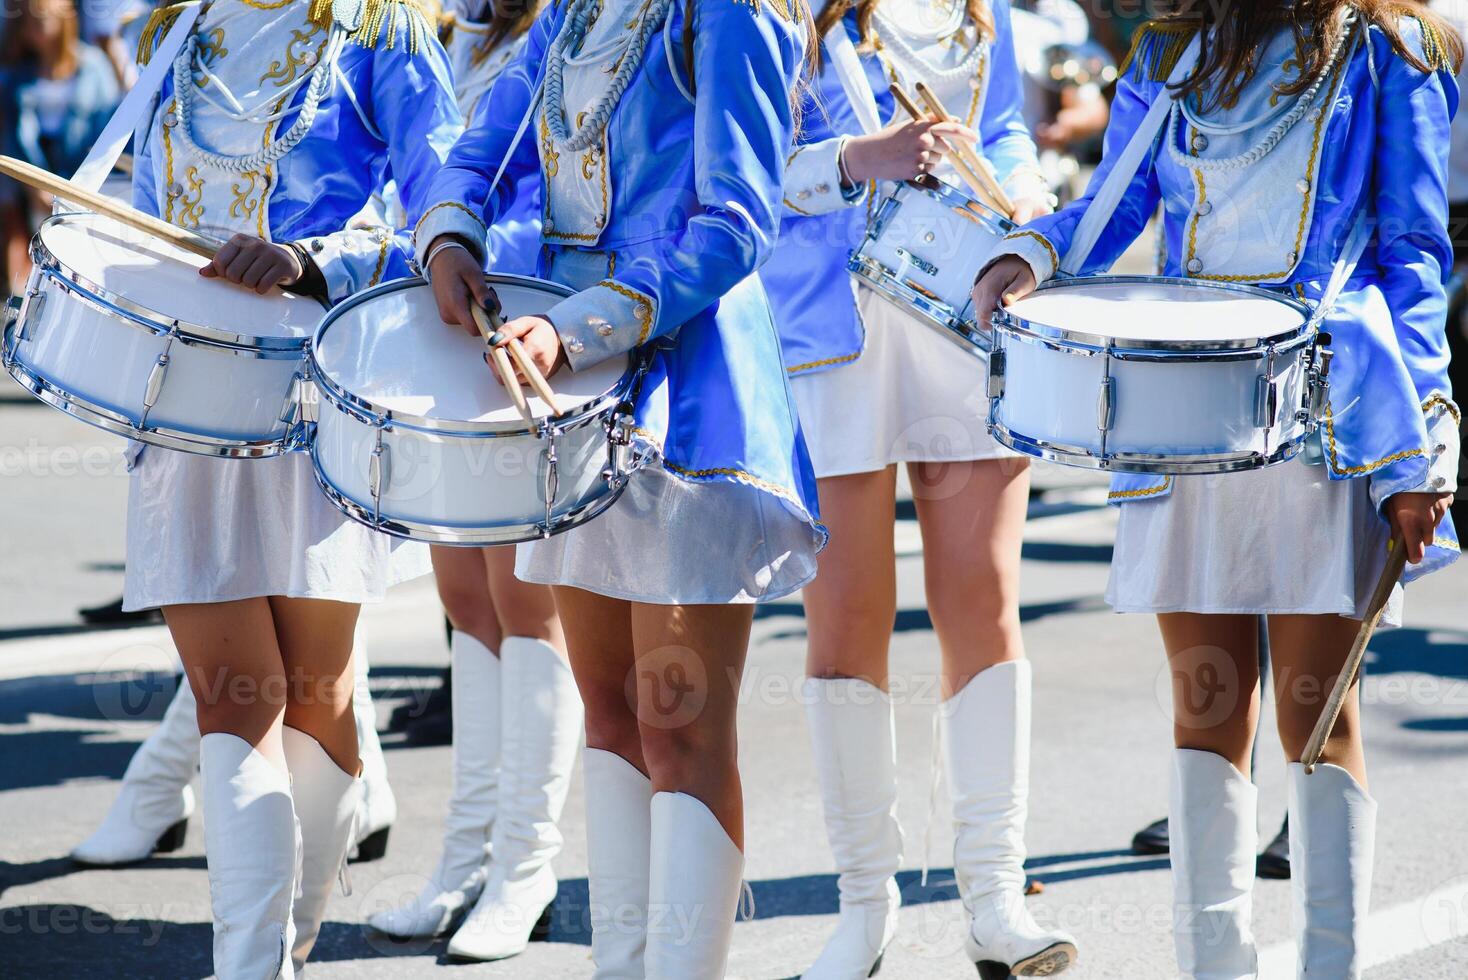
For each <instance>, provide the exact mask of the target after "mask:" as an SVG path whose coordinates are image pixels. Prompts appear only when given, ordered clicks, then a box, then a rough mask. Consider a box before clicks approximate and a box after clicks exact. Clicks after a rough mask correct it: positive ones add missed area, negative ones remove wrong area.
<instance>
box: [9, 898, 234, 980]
mask: <svg viewBox="0 0 1468 980" xmlns="http://www.w3.org/2000/svg"><path fill="white" fill-rule="evenodd" d="M155 911H163V910H155ZM0 934H4V936H5V940H4V944H5V956H4V975H5V977H6V980H32V978H35V980H57V978H63V977H64V978H66V980H93V978H96V980H133V978H140V980H141V978H149V980H151V978H155V977H158V976H161V975H162V972H161V970H162V967H163V964H167V976H169V977H170V978H173V980H194V978H203V977H208V976H210V975H212V974H213V972H214V971H213V968H212V966H211V958H212V957H211V953H210V949H211V943H212V937H213V927H212V926H211V925H210V924H209V923H207V922H166V921H162V920H159V919H152V918H132V917H128V918H121V919H119V918H113V916H112V914H111V913H109V912H107V911H105V910H102V909H95V908H91V907H89V906H85V905H18V906H13V907H11V908H3V909H0Z"/></svg>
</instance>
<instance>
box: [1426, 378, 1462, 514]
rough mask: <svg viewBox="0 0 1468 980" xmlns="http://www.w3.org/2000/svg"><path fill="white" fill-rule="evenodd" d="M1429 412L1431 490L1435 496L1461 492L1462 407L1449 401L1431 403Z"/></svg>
mask: <svg viewBox="0 0 1468 980" xmlns="http://www.w3.org/2000/svg"><path fill="white" fill-rule="evenodd" d="M1428 405H1429V406H1430V407H1429V408H1428V409H1427V442H1428V447H1427V452H1428V459H1429V460H1431V462H1429V463H1428V468H1427V487H1426V489H1427V490H1428V491H1430V492H1432V493H1457V492H1458V457H1459V455H1460V453H1461V445H1460V443H1461V440H1460V437H1459V434H1458V411H1457V409H1458V406H1456V405H1454V404H1452V402H1450V401H1448V400H1447V399H1446V398H1431V399H1428Z"/></svg>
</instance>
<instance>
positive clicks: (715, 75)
mask: <svg viewBox="0 0 1468 980" xmlns="http://www.w3.org/2000/svg"><path fill="white" fill-rule="evenodd" d="M688 6H689V5H685V4H682V3H671V2H669V0H653V2H651V3H645V2H642V0H606V2H605V3H597V2H588V0H571V2H569V3H562V4H557V5H556V6H554V7H552V8H550V9H548V10H547V11H546V12H545V13H544V14H542V16H541V17H540V19H539V20H538V21H537V22H536V24H535V26H534V27H532V28H531V30H530V34H529V38H528V40H527V43H526V47H525V50H524V52H523V53H522V54H521V56H520V57H519V59H518V60H517V61H516V62H515V63H514V64H513V65H511V66H510V67H509V68H508V69H506V71H505V73H504V75H503V76H502V77H501V78H500V80H499V81H498V82H497V83H496V85H495V87H494V88H493V89H492V90H491V92H490V94H489V96H488V98H487V99H486V100H485V101H484V102H483V103H482V104H481V106H480V108H479V110H478V111H477V112H476V115H475V118H474V121H473V123H472V125H471V126H470V128H469V130H468V131H467V132H466V133H465V134H464V137H463V139H461V140H460V141H459V143H458V145H457V146H455V148H454V150H453V152H452V154H451V155H450V157H449V160H448V163H447V165H446V166H445V168H444V169H443V171H442V172H441V174H440V175H439V177H438V179H437V180H436V181H435V183H434V187H433V191H432V194H431V197H432V199H433V205H432V207H430V209H429V210H428V211H427V213H426V214H425V215H424V218H423V220H422V222H420V224H419V226H418V228H417V229H416V231H415V246H416V248H417V252H418V259H419V261H420V262H422V261H423V260H424V258H425V257H426V252H427V250H428V248H429V246H430V245H431V243H432V242H433V241H434V240H435V239H436V238H438V237H439V236H440V235H443V234H455V235H458V236H460V237H461V238H462V239H463V240H465V241H466V242H468V243H470V244H471V245H475V244H477V243H478V242H480V241H482V240H483V238H484V235H485V229H486V226H489V225H493V224H495V223H496V222H497V221H499V220H500V218H501V217H502V216H503V215H504V214H505V213H506V211H507V209H509V208H510V207H511V206H512V202H514V201H515V199H516V197H517V195H518V194H519V193H522V192H523V188H524V186H525V184H526V182H527V181H532V180H536V179H537V178H539V180H540V181H541V182H542V186H543V188H544V196H545V199H544V203H543V207H542V212H543V218H544V221H543V226H542V229H541V240H542V243H543V246H544V247H543V249H542V253H541V267H540V269H541V275H543V276H544V277H546V278H549V279H552V280H555V281H557V282H561V283H564V284H566V285H569V286H571V287H572V288H575V289H577V290H579V292H577V293H576V294H575V295H574V296H571V297H569V298H567V299H566V300H564V301H562V302H560V303H558V304H556V305H555V306H553V307H552V308H551V309H550V310H548V311H547V316H548V318H549V319H550V320H551V321H552V322H553V323H554V324H555V327H556V329H557V331H558V332H559V333H560V336H561V341H562V344H563V346H564V348H565V351H566V356H567V358H568V360H569V363H570V367H571V369H572V370H577V369H580V368H582V367H586V366H589V365H592V364H597V363H599V362H601V361H604V360H606V359H608V358H612V357H616V356H618V355H623V354H631V355H632V356H633V358H634V360H636V361H640V362H644V363H645V365H646V373H645V375H644V376H643V377H642V378H641V380H640V383H639V386H638V390H637V393H636V395H635V398H634V412H635V419H636V423H637V432H636V439H637V440H638V442H639V443H640V445H641V448H642V449H644V450H645V451H647V452H649V453H651V454H652V457H653V461H652V462H651V463H649V464H648V465H647V466H645V467H644V468H643V469H641V470H640V471H639V472H638V473H637V474H636V475H635V476H634V477H633V478H632V480H631V483H630V485H629V486H628V488H627V491H626V493H625V494H624V495H623V497H622V499H621V500H619V501H618V503H617V504H616V505H615V506H614V507H612V508H611V509H610V510H609V511H608V512H607V513H605V514H604V515H602V516H601V517H598V518H597V519H596V520H594V521H592V522H590V523H589V524H587V525H585V526H583V527H580V528H577V529H575V530H573V531H570V532H567V533H565V534H562V535H558V536H556V537H554V538H552V539H550V540H548V541H545V542H539V543H536V544H533V545H524V546H521V549H520V554H519V560H518V567H517V572H518V574H519V575H520V577H521V578H524V579H527V580H529V581H535V582H544V583H556V584H564V585H571V586H576V587H578V588H584V589H587V590H590V591H593V592H597V593H600V594H603V595H609V596H614V597H618V598H624V599H631V600H636V601H644V602H658V603H672V602H676V603H726V602H747V601H755V600H760V599H771V598H775V597H778V596H782V595H786V594H788V593H790V592H792V591H794V590H795V589H797V588H799V587H800V586H801V585H802V584H803V583H804V582H805V581H807V580H808V579H809V578H810V577H811V576H812V575H813V574H814V573H815V554H816V551H817V550H818V549H819V548H820V546H821V545H822V544H823V543H824V540H825V532H824V530H823V529H822V528H821V526H820V525H819V523H818V522H817V519H816V504H815V486H814V479H813V478H812V474H811V471H810V465H809V462H808V460H807V457H806V453H805V447H804V444H803V442H802V440H801V438H800V435H799V432H798V430H797V426H796V421H795V412H794V408H793V404H792V401H791V397H790V392H789V388H788V386H787V385H786V383H785V379H784V371H783V368H782V364H781V360H780V346H779V338H778V336H777V335H776V332H775V327H774V323H773V321H772V319H771V317H770V311H769V306H768V303H767V302H766V300H765V295H764V291H763V289H762V288H761V286H760V283H759V280H758V279H757V278H756V277H755V276H754V272H755V271H756V270H757V269H758V268H759V267H760V266H761V265H762V264H763V263H764V261H765V260H766V259H767V258H768V257H769V256H770V254H771V252H772V251H773V248H774V240H775V235H776V232H777V230H778V225H779V219H780V208H781V204H780V200H781V193H780V187H781V180H782V177H783V174H784V165H785V159H786V157H787V155H788V154H789V148H790V144H791V140H792V138H793V120H792V110H791V104H790V102H791V100H790V93H791V90H792V89H793V87H794V86H795V84H796V81H797V79H798V77H799V74H800V71H801V65H802V58H803V43H802V37H801V31H800V29H799V26H798V25H797V24H796V23H794V22H793V20H792V18H791V16H790V12H789V10H788V9H787V8H786V7H785V5H784V4H783V3H781V2H776V0H766V2H762V3H758V4H748V3H740V2H737V0H696V2H694V3H693V4H692V5H691V7H692V16H694V17H695V18H696V28H697V29H696V31H695V32H693V37H694V38H695V41H694V45H693V50H692V51H691V52H689V51H687V50H686V48H685V44H686V41H685V35H686V32H685V29H684V23H685V17H686V16H689V13H688ZM690 56H691V57H690ZM690 63H691V64H692V69H693V71H692V77H689V74H688V71H687V67H686V66H687V65H688V64H690ZM538 92H543V98H540V99H538V100H537V99H536V93H538ZM695 93H696V95H695ZM502 164H503V168H504V169H503V174H502V177H501V179H500V181H499V182H498V183H497V184H496V183H494V177H495V175H496V173H497V172H499V171H500V169H501V166H502ZM479 257H480V258H481V259H484V258H486V256H484V255H483V254H481V255H480V256H479Z"/></svg>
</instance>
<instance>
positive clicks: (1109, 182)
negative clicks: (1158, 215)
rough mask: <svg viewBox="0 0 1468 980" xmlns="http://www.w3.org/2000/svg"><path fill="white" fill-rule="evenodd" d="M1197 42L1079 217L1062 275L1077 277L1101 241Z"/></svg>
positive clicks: (1194, 58)
mask: <svg viewBox="0 0 1468 980" xmlns="http://www.w3.org/2000/svg"><path fill="white" fill-rule="evenodd" d="M1198 47H1199V39H1198V38H1197V37H1194V38H1193V40H1192V41H1191V42H1190V43H1189V44H1188V48H1187V50H1186V51H1184V52H1183V56H1182V58H1181V59H1179V60H1178V63H1177V66H1176V67H1175V68H1173V70H1172V74H1171V75H1170V76H1168V79H1167V86H1166V87H1164V88H1163V89H1161V91H1159V92H1158V93H1157V98H1156V99H1155V100H1154V101H1153V103H1152V106H1151V108H1150V109H1148V110H1147V115H1146V117H1145V118H1143V119H1142V124H1141V125H1140V126H1138V127H1137V131H1136V132H1135V133H1133V134H1132V138H1131V141H1130V142H1129V143H1127V145H1126V149H1125V150H1123V151H1122V153H1121V156H1119V157H1117V160H1116V166H1114V167H1112V168H1111V172H1110V173H1109V174H1107V175H1106V180H1105V182H1103V183H1102V185H1101V188H1100V190H1098V191H1097V192H1096V196H1095V197H1094V198H1092V199H1091V203H1090V205H1089V206H1088V207H1087V208H1086V213H1085V214H1084V215H1082V216H1081V220H1080V224H1079V225H1077V226H1076V233H1075V237H1074V238H1072V239H1071V243H1070V249H1069V250H1068V251H1067V252H1066V253H1065V259H1064V260H1063V261H1062V262H1061V263H1060V271H1062V272H1063V273H1064V274H1066V275H1072V276H1073V275H1077V274H1079V273H1080V270H1081V268H1082V267H1083V266H1084V265H1085V264H1086V260H1087V259H1088V258H1090V257H1091V251H1092V250H1093V249H1094V248H1095V247H1096V243H1097V242H1098V241H1100V240H1101V233H1102V232H1104V231H1105V230H1106V226H1107V225H1108V224H1110V223H1111V216H1112V215H1113V214H1115V213H1116V209H1117V206H1118V205H1120V204H1121V199H1122V198H1123V197H1125V196H1126V191H1127V188H1128V187H1129V186H1131V182H1132V178H1133V177H1135V176H1136V175H1137V170H1138V169H1139V168H1140V167H1141V166H1142V160H1143V159H1145V158H1146V156H1147V154H1148V153H1149V152H1151V150H1152V146H1153V144H1155V143H1156V142H1157V134H1158V133H1159V132H1161V131H1162V124H1163V123H1164V122H1166V121H1167V114H1168V113H1169V112H1171V111H1172V104H1173V97H1172V92H1171V89H1170V86H1172V85H1175V84H1177V83H1178V82H1180V81H1182V80H1183V79H1184V78H1186V77H1187V76H1188V73H1189V72H1191V71H1192V70H1193V65H1194V64H1195V63H1196V62H1197V60H1198Z"/></svg>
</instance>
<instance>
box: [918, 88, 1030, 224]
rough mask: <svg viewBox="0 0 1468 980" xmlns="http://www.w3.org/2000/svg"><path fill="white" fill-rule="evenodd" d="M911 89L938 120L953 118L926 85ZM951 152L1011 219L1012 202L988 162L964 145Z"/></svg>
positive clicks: (959, 145)
mask: <svg viewBox="0 0 1468 980" xmlns="http://www.w3.org/2000/svg"><path fill="white" fill-rule="evenodd" d="M913 88H914V89H916V91H917V94H918V98H920V99H922V100H923V104H924V105H926V106H927V107H928V111H929V112H931V113H932V114H933V115H934V116H936V117H937V118H938V119H940V120H943V119H951V118H953V117H952V116H950V115H949V114H948V109H947V107H946V106H944V105H943V103H942V102H941V101H940V100H939V99H938V95H937V93H936V92H934V91H933V90H932V89H930V88H928V86H927V84H926V83H924V82H918V83H917V84H916V85H915V86H913ZM953 150H954V152H955V153H957V154H958V156H959V157H960V158H962V160H963V162H964V163H966V164H968V166H969V169H971V170H972V171H973V172H974V174H975V175H976V176H977V177H978V179H979V181H980V182H981V183H983V185H984V189H985V190H987V191H988V192H989V196H990V197H992V198H993V199H994V200H995V201H996V202H998V204H999V210H1000V211H1001V212H1002V213H1003V214H1004V216H1005V217H1006V218H1013V217H1014V202H1013V201H1011V200H1010V199H1009V195H1008V194H1006V193H1004V188H1003V187H1001V186H999V179H998V178H997V177H995V176H994V171H993V169H992V168H991V167H990V166H989V162H988V161H987V160H985V159H983V158H982V157H980V156H979V155H978V154H977V153H975V152H974V151H973V150H972V149H971V148H970V147H968V146H967V145H966V144H963V143H959V144H957V145H956V146H954V148H953Z"/></svg>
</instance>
